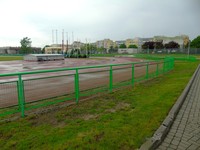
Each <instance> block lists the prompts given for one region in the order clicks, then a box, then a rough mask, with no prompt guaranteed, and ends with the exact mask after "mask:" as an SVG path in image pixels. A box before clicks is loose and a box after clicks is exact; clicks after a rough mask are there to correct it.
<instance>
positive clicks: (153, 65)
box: [0, 57, 174, 117]
mask: <svg viewBox="0 0 200 150" xmlns="http://www.w3.org/2000/svg"><path fill="white" fill-rule="evenodd" d="M173 68H174V59H173V58H171V57H169V58H165V59H164V60H156V61H144V62H137V63H135V62H133V63H124V64H109V65H98V66H83V67H75V68H59V69H53V70H38V71H31V72H18V73H8V74H0V116H1V117H4V116H6V115H9V114H14V113H20V114H21V116H22V117H24V116H25V111H28V110H31V109H36V108H39V107H44V106H49V105H52V104H57V103H62V102H65V101H73V100H75V102H76V103H78V102H79V100H80V98H81V97H83V98H84V97H86V96H90V95H92V94H96V93H99V92H104V91H110V92H112V91H113V90H114V89H116V88H120V87H122V86H128V85H130V86H134V84H135V82H140V81H143V80H147V79H149V78H153V77H157V76H159V75H160V74H163V73H166V72H168V71H170V70H172V69H173Z"/></svg>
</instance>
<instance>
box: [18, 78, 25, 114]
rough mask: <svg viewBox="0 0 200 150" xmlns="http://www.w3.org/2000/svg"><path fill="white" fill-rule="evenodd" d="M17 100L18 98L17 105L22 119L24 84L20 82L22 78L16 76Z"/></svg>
mask: <svg viewBox="0 0 200 150" xmlns="http://www.w3.org/2000/svg"><path fill="white" fill-rule="evenodd" d="M17 88H18V98H19V100H18V101H19V105H20V109H21V116H22V117H24V116H25V115H24V104H25V103H24V102H25V101H24V100H25V98H24V83H23V80H22V76H21V75H18V87H17Z"/></svg>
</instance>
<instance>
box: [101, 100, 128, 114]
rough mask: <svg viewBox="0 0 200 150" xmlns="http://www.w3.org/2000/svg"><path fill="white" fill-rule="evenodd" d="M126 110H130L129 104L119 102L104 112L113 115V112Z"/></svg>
mask: <svg viewBox="0 0 200 150" xmlns="http://www.w3.org/2000/svg"><path fill="white" fill-rule="evenodd" d="M127 108H130V104H128V103H124V102H120V103H118V104H117V105H116V106H115V107H114V108H111V109H107V110H106V111H105V112H109V113H115V112H117V111H119V110H124V109H127Z"/></svg>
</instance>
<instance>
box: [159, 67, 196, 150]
mask: <svg viewBox="0 0 200 150" xmlns="http://www.w3.org/2000/svg"><path fill="white" fill-rule="evenodd" d="M157 150H200V70H199V71H198V73H197V76H196V78H195V80H194V82H193V84H192V87H191V89H190V91H189V93H188V95H187V97H186V99H185V102H184V103H183V105H182V107H181V109H180V111H179V113H178V115H177V117H176V119H175V121H174V123H173V125H172V127H171V129H170V131H169V133H168V134H167V136H166V138H165V139H164V141H163V142H162V144H161V145H160V146H159V147H158V148H157Z"/></svg>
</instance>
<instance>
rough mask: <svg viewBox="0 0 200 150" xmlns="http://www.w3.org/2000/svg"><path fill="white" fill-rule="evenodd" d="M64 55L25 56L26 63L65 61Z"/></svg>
mask: <svg viewBox="0 0 200 150" xmlns="http://www.w3.org/2000/svg"><path fill="white" fill-rule="evenodd" d="M64 59H65V58H64V55H62V54H29V55H25V56H24V60H26V61H53V60H64Z"/></svg>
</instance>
